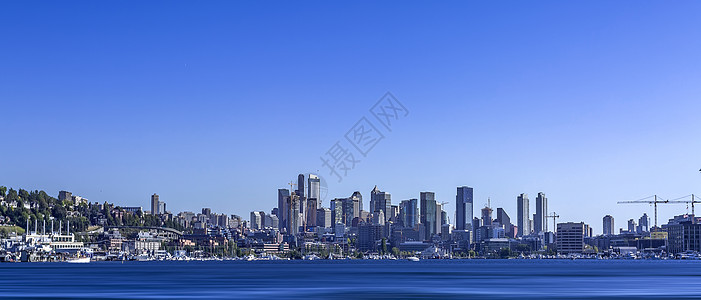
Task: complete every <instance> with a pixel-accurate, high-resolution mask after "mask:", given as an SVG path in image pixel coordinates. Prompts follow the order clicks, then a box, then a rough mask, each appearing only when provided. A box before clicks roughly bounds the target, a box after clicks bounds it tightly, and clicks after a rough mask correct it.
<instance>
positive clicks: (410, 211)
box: [399, 199, 419, 228]
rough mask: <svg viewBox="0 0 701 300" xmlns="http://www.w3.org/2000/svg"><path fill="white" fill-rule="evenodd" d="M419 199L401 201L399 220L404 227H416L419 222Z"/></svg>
mask: <svg viewBox="0 0 701 300" xmlns="http://www.w3.org/2000/svg"><path fill="white" fill-rule="evenodd" d="M418 202H419V201H418V200H417V199H409V200H404V201H402V202H400V203H399V220H400V221H401V223H402V225H403V226H404V227H409V228H414V226H415V225H416V224H417V216H418V209H419V207H418Z"/></svg>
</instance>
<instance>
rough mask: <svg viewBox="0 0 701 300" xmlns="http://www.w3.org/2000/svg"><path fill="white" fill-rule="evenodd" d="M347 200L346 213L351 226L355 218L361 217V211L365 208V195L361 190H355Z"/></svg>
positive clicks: (348, 224)
mask: <svg viewBox="0 0 701 300" xmlns="http://www.w3.org/2000/svg"><path fill="white" fill-rule="evenodd" d="M347 202H348V204H347V205H346V207H347V208H348V210H347V212H344V213H345V214H346V220H348V223H347V226H351V224H352V223H353V219H355V218H360V211H361V210H363V195H361V194H360V192H359V191H355V192H353V195H351V196H350V198H348V200H347Z"/></svg>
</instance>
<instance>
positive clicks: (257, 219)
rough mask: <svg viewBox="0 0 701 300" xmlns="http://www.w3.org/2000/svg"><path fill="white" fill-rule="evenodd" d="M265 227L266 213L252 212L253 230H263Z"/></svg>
mask: <svg viewBox="0 0 701 300" xmlns="http://www.w3.org/2000/svg"><path fill="white" fill-rule="evenodd" d="M264 226H265V213H264V212H262V211H252V212H251V224H250V228H251V229H263V228H264Z"/></svg>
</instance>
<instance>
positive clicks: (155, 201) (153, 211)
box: [151, 194, 160, 215]
mask: <svg viewBox="0 0 701 300" xmlns="http://www.w3.org/2000/svg"><path fill="white" fill-rule="evenodd" d="M158 202H160V201H158V194H153V195H151V214H152V215H158V214H160V213H159V211H158V208H159V205H158Z"/></svg>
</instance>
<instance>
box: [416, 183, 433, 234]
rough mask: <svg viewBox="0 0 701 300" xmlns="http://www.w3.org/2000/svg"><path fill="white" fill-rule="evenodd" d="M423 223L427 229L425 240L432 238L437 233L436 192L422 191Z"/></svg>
mask: <svg viewBox="0 0 701 300" xmlns="http://www.w3.org/2000/svg"><path fill="white" fill-rule="evenodd" d="M419 198H420V201H421V212H420V214H421V218H420V219H421V224H423V225H424V227H425V229H426V236H425V240H431V237H432V236H433V235H434V234H436V194H435V193H433V192H421V194H420V197H419Z"/></svg>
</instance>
